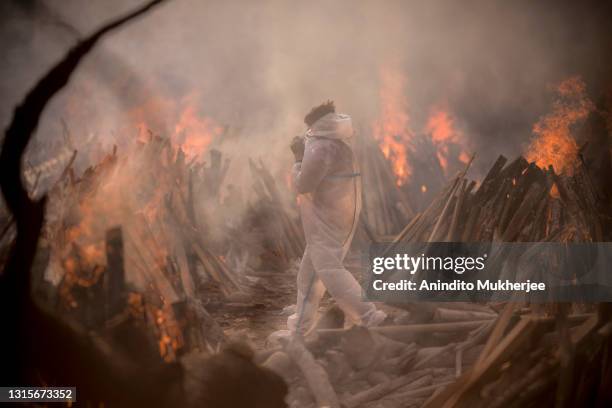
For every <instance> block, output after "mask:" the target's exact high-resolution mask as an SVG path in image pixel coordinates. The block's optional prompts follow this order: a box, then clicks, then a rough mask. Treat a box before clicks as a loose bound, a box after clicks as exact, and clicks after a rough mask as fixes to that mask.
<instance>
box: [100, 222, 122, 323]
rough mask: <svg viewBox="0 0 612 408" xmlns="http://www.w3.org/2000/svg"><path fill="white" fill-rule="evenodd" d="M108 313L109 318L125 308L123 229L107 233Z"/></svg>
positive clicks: (119, 228)
mask: <svg viewBox="0 0 612 408" xmlns="http://www.w3.org/2000/svg"><path fill="white" fill-rule="evenodd" d="M105 275H106V276H105V277H106V282H105V286H106V291H105V292H106V311H107V318H110V317H112V316H114V315H115V314H117V313H119V312H121V311H122V310H123V309H124V307H125V296H126V287H125V266H124V261H123V233H122V231H121V227H115V228H112V229H109V230H108V231H106V274H105Z"/></svg>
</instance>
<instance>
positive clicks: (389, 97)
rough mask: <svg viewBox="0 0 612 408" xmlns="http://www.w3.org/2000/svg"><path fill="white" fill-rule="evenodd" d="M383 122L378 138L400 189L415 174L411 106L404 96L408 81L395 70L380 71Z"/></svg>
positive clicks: (375, 129)
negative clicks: (411, 152) (411, 153)
mask: <svg viewBox="0 0 612 408" xmlns="http://www.w3.org/2000/svg"><path fill="white" fill-rule="evenodd" d="M380 80H381V88H380V95H379V96H380V104H381V112H380V116H379V119H378V120H377V121H376V122H375V123H374V126H373V133H374V138H375V139H376V140H377V141H378V143H379V145H380V149H381V150H382V152H383V154H384V156H385V157H386V158H387V159H388V160H389V161H390V162H391V166H392V168H393V172H394V173H395V176H396V183H397V185H398V186H401V185H403V184H404V183H405V182H406V181H407V180H408V179H409V178H410V175H411V173H412V168H411V167H410V164H409V163H408V152H407V150H408V146H409V141H410V139H412V132H411V131H410V129H409V127H408V124H409V121H410V117H409V115H408V102H407V100H406V97H405V95H404V87H405V84H406V80H405V78H404V76H403V75H402V74H401V73H400V72H399V71H398V70H397V69H393V68H389V67H386V68H382V69H381V70H380Z"/></svg>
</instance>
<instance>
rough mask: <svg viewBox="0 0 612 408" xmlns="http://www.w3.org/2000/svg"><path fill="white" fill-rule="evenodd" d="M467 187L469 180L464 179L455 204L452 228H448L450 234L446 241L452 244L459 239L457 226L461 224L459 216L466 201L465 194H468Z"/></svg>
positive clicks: (447, 235)
mask: <svg viewBox="0 0 612 408" xmlns="http://www.w3.org/2000/svg"><path fill="white" fill-rule="evenodd" d="M466 185H467V180H466V179H463V181H462V183H461V187H459V195H458V198H457V201H456V203H455V208H454V210H453V216H452V218H451V222H450V227H449V228H448V233H447V234H446V241H448V242H452V241H454V240H455V239H456V238H457V226H458V224H459V214H460V213H461V211H462V210H463V202H464V200H465V194H466Z"/></svg>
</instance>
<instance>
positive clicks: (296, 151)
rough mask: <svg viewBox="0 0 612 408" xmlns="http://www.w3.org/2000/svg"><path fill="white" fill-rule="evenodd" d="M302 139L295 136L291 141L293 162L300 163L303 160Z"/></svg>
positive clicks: (303, 146)
mask: <svg viewBox="0 0 612 408" xmlns="http://www.w3.org/2000/svg"><path fill="white" fill-rule="evenodd" d="M304 149H305V144H304V138H303V137H302V136H296V137H294V138H293V140H292V141H291V151H292V152H293V156H294V157H295V161H296V162H297V161H302V159H303V158H304Z"/></svg>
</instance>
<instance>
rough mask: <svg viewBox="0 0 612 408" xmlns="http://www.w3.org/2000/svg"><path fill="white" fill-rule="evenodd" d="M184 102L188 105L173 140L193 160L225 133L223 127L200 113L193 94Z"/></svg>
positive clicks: (183, 111) (178, 122)
mask: <svg viewBox="0 0 612 408" xmlns="http://www.w3.org/2000/svg"><path fill="white" fill-rule="evenodd" d="M183 104H184V105H186V106H185V107H184V108H183V110H182V112H181V113H180V115H179V118H178V121H177V123H176V125H175V126H174V133H173V134H172V137H171V140H172V141H173V142H174V143H175V144H176V145H179V146H180V147H181V148H182V149H183V152H184V153H185V156H186V158H187V160H191V159H194V158H198V157H200V156H202V154H204V153H205V152H206V150H207V149H208V146H209V145H210V143H211V142H212V141H213V139H214V138H215V137H217V136H220V135H221V134H222V133H223V127H222V126H220V125H219V124H217V123H216V122H215V121H214V120H213V119H211V118H209V117H205V116H201V115H199V114H198V112H197V111H198V109H197V105H196V104H195V102H194V97H193V96H191V97H188V98H186V99H185V100H184V101H183Z"/></svg>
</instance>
